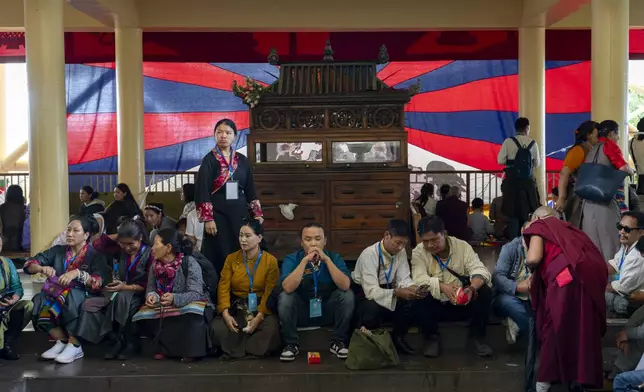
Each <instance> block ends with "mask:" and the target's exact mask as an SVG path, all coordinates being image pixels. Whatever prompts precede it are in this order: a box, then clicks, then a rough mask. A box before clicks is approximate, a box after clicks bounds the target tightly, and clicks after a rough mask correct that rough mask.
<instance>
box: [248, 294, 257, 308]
mask: <svg viewBox="0 0 644 392" xmlns="http://www.w3.org/2000/svg"><path fill="white" fill-rule="evenodd" d="M248 310H249V311H251V312H253V313H254V312H257V293H248Z"/></svg>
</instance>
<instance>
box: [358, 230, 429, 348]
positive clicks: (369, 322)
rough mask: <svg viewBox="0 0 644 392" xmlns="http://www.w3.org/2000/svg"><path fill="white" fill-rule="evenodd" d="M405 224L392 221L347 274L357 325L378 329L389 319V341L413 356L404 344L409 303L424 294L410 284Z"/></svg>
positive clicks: (409, 319) (410, 312)
mask: <svg viewBox="0 0 644 392" xmlns="http://www.w3.org/2000/svg"><path fill="white" fill-rule="evenodd" d="M408 227H409V224H408V223H407V222H405V221H404V220H402V219H393V220H391V221H389V224H388V225H387V231H385V235H384V238H383V239H382V240H381V241H378V242H376V243H375V244H373V245H371V246H369V247H368V248H366V249H365V250H363V251H362V253H361V254H360V257H358V261H357V262H356V267H355V269H354V271H353V272H352V273H351V278H352V279H353V282H354V283H355V285H354V291H355V292H356V298H357V301H358V303H357V306H356V308H357V312H356V313H357V317H358V325H359V326H361V327H365V328H367V329H376V328H380V327H381V325H382V321H383V319H384V318H387V317H389V318H392V319H393V322H394V330H393V332H392V339H393V341H394V345H395V346H396V349H397V350H398V351H399V352H400V353H403V354H410V355H413V354H414V349H413V348H412V347H411V346H410V345H409V344H408V343H407V342H406V341H405V339H404V337H405V335H406V334H407V330H408V329H409V325H410V323H411V322H412V321H413V318H414V308H413V307H412V304H413V302H412V301H413V300H416V299H422V298H424V297H425V296H426V295H427V291H426V290H424V288H420V287H418V286H416V285H415V284H414V281H413V280H412V279H411V275H410V271H409V262H408V261H407V252H406V251H405V247H406V246H407V243H408V242H409V229H408Z"/></svg>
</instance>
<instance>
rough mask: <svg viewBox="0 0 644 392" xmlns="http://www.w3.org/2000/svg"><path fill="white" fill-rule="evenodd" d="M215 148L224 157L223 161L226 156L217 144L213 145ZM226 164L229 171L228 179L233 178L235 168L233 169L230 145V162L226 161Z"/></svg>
mask: <svg viewBox="0 0 644 392" xmlns="http://www.w3.org/2000/svg"><path fill="white" fill-rule="evenodd" d="M215 149H216V150H217V152H218V153H219V155H221V156H222V157H224V162H226V157H225V156H224V153H223V152H222V151H221V149H220V148H219V146H215ZM226 166H228V172H229V173H230V180H231V181H232V180H233V174H234V173H235V170H234V169H233V148H232V146H231V147H230V162H226Z"/></svg>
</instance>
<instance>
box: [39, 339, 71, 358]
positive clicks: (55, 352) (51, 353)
mask: <svg viewBox="0 0 644 392" xmlns="http://www.w3.org/2000/svg"><path fill="white" fill-rule="evenodd" d="M65 346H66V345H65V343H63V342H61V341H60V340H56V344H54V347H52V348H50V349H49V350H47V351H45V352H44V353H42V354H41V355H40V358H42V359H47V360H52V359H56V357H57V356H59V355H60V353H62V352H63V350H64V349H65Z"/></svg>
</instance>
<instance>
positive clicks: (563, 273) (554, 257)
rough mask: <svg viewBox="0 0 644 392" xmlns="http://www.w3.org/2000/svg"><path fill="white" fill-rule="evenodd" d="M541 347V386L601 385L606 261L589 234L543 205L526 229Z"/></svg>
mask: <svg viewBox="0 0 644 392" xmlns="http://www.w3.org/2000/svg"><path fill="white" fill-rule="evenodd" d="M523 236H524V238H525V241H526V244H527V245H528V253H527V255H526V263H527V264H528V266H529V267H530V268H533V269H534V273H533V279H532V283H531V288H530V297H531V301H532V308H533V310H534V312H535V317H536V326H537V338H538V339H539V342H540V343H541V355H540V359H539V368H538V369H537V383H545V384H556V383H561V384H564V385H566V386H570V385H571V384H581V385H583V386H587V387H601V386H602V383H603V367H602V363H603V361H602V344H601V339H602V336H603V335H604V333H605V332H606V300H605V299H604V290H605V287H606V282H607V280H608V269H607V268H606V261H605V260H604V257H603V255H602V253H601V252H600V251H599V249H598V248H597V247H596V246H595V244H593V242H592V241H591V240H590V239H589V238H588V236H587V235H586V234H585V233H584V232H582V231H581V230H579V229H577V228H576V227H574V226H572V225H570V224H568V223H567V222H565V221H562V220H560V219H558V217H557V213H556V212H555V211H554V210H553V209H552V208H549V207H539V208H538V209H537V211H535V213H534V216H533V218H532V222H531V223H530V224H529V225H528V227H527V228H526V229H525V230H524V232H523Z"/></svg>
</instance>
